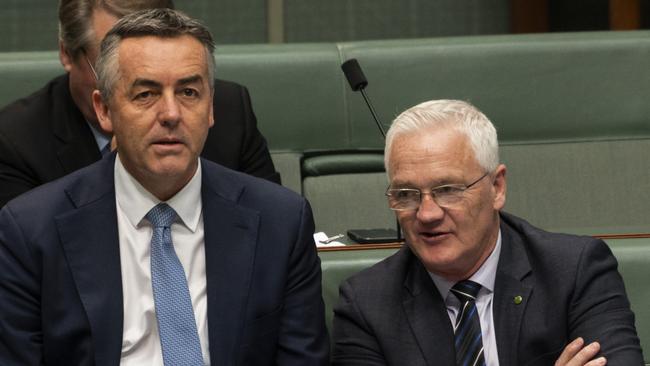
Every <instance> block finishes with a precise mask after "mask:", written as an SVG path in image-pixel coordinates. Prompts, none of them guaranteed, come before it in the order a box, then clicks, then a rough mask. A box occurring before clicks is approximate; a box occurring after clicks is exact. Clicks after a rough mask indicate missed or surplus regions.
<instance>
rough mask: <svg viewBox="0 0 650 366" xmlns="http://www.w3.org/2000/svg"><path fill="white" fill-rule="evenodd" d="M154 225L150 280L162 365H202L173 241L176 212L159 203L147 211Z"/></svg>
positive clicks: (192, 317) (194, 327)
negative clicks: (172, 230) (172, 225)
mask: <svg viewBox="0 0 650 366" xmlns="http://www.w3.org/2000/svg"><path fill="white" fill-rule="evenodd" d="M146 218H147V219H148V220H149V222H151V224H152V225H153V236H152V237H151V283H152V287H153V297H154V303H155V304H156V317H157V318H158V330H159V333H160V345H161V347H162V354H163V361H164V364H165V366H190V365H191V366H201V365H203V356H202V354H201V342H200V341H199V333H198V331H197V330H196V321H195V320H194V310H193V308H192V300H191V299H190V291H189V289H188V287H187V280H186V279H185V272H184V271H183V265H181V262H180V261H179V260H178V257H177V256H176V252H175V251H174V245H173V244H172V233H171V224H172V223H173V222H174V220H175V219H176V211H174V209H173V208H171V207H169V206H168V205H167V204H166V203H159V204H158V205H156V206H155V207H154V208H152V209H151V211H149V212H148V213H147V216H146Z"/></svg>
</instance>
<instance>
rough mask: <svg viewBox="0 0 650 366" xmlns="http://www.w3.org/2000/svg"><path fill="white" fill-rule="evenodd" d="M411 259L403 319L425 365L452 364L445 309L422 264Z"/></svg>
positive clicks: (451, 340) (452, 356)
mask: <svg viewBox="0 0 650 366" xmlns="http://www.w3.org/2000/svg"><path fill="white" fill-rule="evenodd" d="M402 250H409V249H407V248H404V249H402ZM409 255H411V256H412V254H410V253H409ZM411 259H412V260H411V263H410V265H409V267H410V270H409V273H408V274H407V277H406V280H405V282H404V286H405V288H406V291H405V296H404V301H403V303H402V305H403V307H404V312H405V313H406V318H407V319H408V322H409V324H410V326H411V330H412V331H413V334H414V335H415V339H416V341H417V343H418V345H419V347H420V350H421V352H422V355H423V356H424V359H425V361H426V364H427V365H440V366H445V365H448V366H453V365H455V363H456V355H455V352H454V343H453V339H454V334H453V330H452V326H451V322H450V320H449V316H448V315H447V308H446V306H445V303H444V301H443V299H442V297H441V296H440V293H439V292H438V290H437V289H436V287H435V285H434V284H433V281H432V280H431V278H430V277H429V275H428V273H427V272H426V270H425V269H424V267H423V266H422V264H421V263H420V262H419V261H418V260H415V259H413V258H411Z"/></svg>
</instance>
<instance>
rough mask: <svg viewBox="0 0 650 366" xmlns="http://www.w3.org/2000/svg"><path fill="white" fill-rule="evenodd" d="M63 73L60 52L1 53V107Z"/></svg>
mask: <svg viewBox="0 0 650 366" xmlns="http://www.w3.org/2000/svg"><path fill="white" fill-rule="evenodd" d="M62 73H63V66H61V63H60V62H59V54H58V52H54V51H47V52H5V53H0V80H2V84H0V108H2V107H4V106H5V105H7V104H9V103H11V102H12V101H14V100H16V99H17V98H20V97H24V96H27V95H29V94H31V93H33V92H35V91H36V90H37V89H39V88H41V87H42V86H43V85H45V83H46V82H47V81H49V80H50V79H52V78H54V77H55V76H57V75H60V74H62Z"/></svg>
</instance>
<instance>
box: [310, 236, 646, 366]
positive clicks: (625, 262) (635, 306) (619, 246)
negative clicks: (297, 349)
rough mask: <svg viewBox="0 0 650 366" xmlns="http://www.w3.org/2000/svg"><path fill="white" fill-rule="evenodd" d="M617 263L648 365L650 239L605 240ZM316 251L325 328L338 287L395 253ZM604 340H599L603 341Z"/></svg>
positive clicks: (392, 251) (379, 251)
mask: <svg viewBox="0 0 650 366" xmlns="http://www.w3.org/2000/svg"><path fill="white" fill-rule="evenodd" d="M606 242H607V244H608V245H609V246H610V248H611V249H612V252H613V253H614V255H615V256H616V259H617V260H618V262H619V272H620V273H621V275H622V276H623V281H624V282H625V288H626V291H627V294H628V297H629V299H630V303H631V306H632V310H633V311H634V314H635V324H636V329H637V333H638V335H639V338H640V340H641V348H642V349H643V350H644V351H645V352H644V356H645V360H646V364H650V286H648V279H649V278H650V238H625V239H607V240H606ZM362 248H363V247H361V249H357V250H339V251H320V252H319V256H320V259H321V268H322V270H323V300H324V301H325V311H326V313H325V315H326V320H327V324H328V326H330V329H331V324H332V318H333V313H332V309H333V308H334V306H335V305H336V303H337V302H338V288H339V284H340V283H341V282H342V281H343V280H345V279H346V278H348V277H350V276H351V275H353V274H355V273H357V272H358V271H361V270H362V269H364V268H368V267H370V266H372V265H373V264H375V263H377V262H379V261H381V260H383V259H384V258H386V257H388V256H390V255H391V254H393V253H395V252H396V251H397V249H395V248H386V249H371V250H363V249H362ZM606 341H607V340H603V342H606Z"/></svg>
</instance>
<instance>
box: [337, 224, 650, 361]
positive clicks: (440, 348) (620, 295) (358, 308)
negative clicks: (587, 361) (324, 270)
mask: <svg viewBox="0 0 650 366" xmlns="http://www.w3.org/2000/svg"><path fill="white" fill-rule="evenodd" d="M501 218H502V219H501V235H502V242H501V243H502V244H501V245H502V246H501V256H500V258H499V264H498V269H497V274H496V281H495V288H494V297H493V317H494V326H495V332H496V341H497V352H498V354H499V364H500V365H501V366H523V365H530V366H532V365H539V366H542V365H553V364H554V362H555V360H556V359H557V357H559V355H560V353H561V352H562V350H563V349H564V346H565V345H566V344H567V343H568V342H570V341H572V340H573V339H575V338H577V337H578V336H581V337H584V338H585V339H586V341H587V342H590V341H593V340H598V341H600V342H601V346H602V354H603V355H604V356H606V357H607V359H608V363H607V365H608V366H619V365H620V366H630V365H643V356H642V354H641V348H640V346H639V340H638V338H637V335H636V330H635V328H634V315H633V314H632V311H631V310H630V305H629V302H628V300H627V296H626V294H625V289H624V286H623V281H622V278H621V276H620V275H619V273H618V271H617V270H616V267H617V262H616V259H615V258H614V256H613V255H612V253H611V251H610V250H609V248H608V247H607V245H606V244H605V243H604V242H603V241H601V240H597V239H593V238H590V237H578V236H572V235H564V234H553V233H548V232H545V231H542V230H540V229H537V228H535V227H533V226H531V225H530V224H528V223H527V222H525V221H523V220H521V219H518V218H516V217H514V216H511V215H507V214H502V215H501ZM340 291H341V299H340V303H339V304H338V306H337V307H336V308H335V310H334V331H333V340H334V342H335V345H334V350H333V359H334V364H335V365H409V366H419V365H429V366H433V365H435V366H455V354H454V344H453V328H452V325H451V322H450V320H449V316H448V315H447V310H446V307H445V303H444V300H443V299H442V296H441V295H440V293H439V292H438V290H437V288H436V287H435V284H434V283H433V281H432V280H431V278H430V277H429V275H428V273H427V271H426V270H425V269H424V267H423V266H422V264H421V262H420V261H419V260H418V259H417V257H415V255H413V254H412V252H411V251H410V250H409V249H408V248H407V247H404V248H402V249H401V250H400V251H398V252H397V253H396V254H395V255H393V256H391V257H389V258H387V259H386V260H384V261H382V262H380V263H378V264H377V265H375V266H373V267H371V268H369V269H367V270H365V271H362V272H360V273H359V274H357V275H355V276H353V277H351V278H350V279H348V280H347V281H346V282H344V283H343V284H342V285H341V289H340ZM518 295H519V296H522V297H523V302H522V303H521V304H516V303H515V302H514V300H513V299H514V297H515V296H518Z"/></svg>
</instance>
